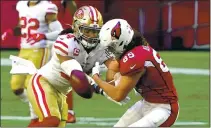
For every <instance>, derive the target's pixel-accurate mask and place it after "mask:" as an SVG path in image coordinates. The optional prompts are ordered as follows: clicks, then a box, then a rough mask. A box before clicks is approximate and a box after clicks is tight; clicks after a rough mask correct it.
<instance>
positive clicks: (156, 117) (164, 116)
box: [129, 104, 177, 127]
mask: <svg viewBox="0 0 211 128" xmlns="http://www.w3.org/2000/svg"><path fill="white" fill-rule="evenodd" d="M146 107H148V108H150V110H149V109H148V108H146ZM146 107H145V108H146V109H148V110H149V111H147V112H146V114H145V115H144V117H143V118H141V119H140V120H138V121H137V122H135V123H133V124H131V125H130V126H129V127H158V126H162V127H170V126H171V125H172V124H173V123H174V122H175V120H176V118H177V114H176V113H177V112H176V113H175V110H173V111H172V108H171V105H169V104H160V105H154V104H153V106H146ZM174 107H175V106H174ZM173 109H175V108H173Z"/></svg>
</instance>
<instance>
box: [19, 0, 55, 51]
mask: <svg viewBox="0 0 211 128" xmlns="http://www.w3.org/2000/svg"><path fill="white" fill-rule="evenodd" d="M16 10H17V11H18V12H19V18H20V22H19V23H20V27H21V33H22V35H21V48H45V47H47V43H46V41H47V40H41V41H39V42H37V43H35V44H33V45H31V44H29V43H27V39H28V38H29V35H30V34H35V33H48V32H49V31H50V30H49V28H48V24H47V23H46V22H45V16H46V14H47V13H58V9H57V6H56V5H55V4H53V3H51V2H49V1H41V2H39V3H38V4H37V5H35V6H31V7H29V6H28V1H19V2H18V3H17V5H16Z"/></svg>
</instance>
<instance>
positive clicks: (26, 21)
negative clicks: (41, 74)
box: [2, 0, 63, 101]
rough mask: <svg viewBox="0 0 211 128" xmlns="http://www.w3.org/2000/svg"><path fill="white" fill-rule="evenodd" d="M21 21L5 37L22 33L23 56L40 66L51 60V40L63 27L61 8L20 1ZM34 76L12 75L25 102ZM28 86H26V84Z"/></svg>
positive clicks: (14, 90) (14, 88) (5, 33)
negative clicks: (58, 16)
mask: <svg viewBox="0 0 211 128" xmlns="http://www.w3.org/2000/svg"><path fill="white" fill-rule="evenodd" d="M16 10H17V11H18V13H19V24H18V26H17V27H15V28H14V29H8V30H7V31H6V32H4V33H3V34H2V40H5V39H6V38H8V37H9V35H15V36H21V44H20V51H19V55H18V56H19V57H21V58H24V59H26V60H30V61H32V62H33V63H34V65H35V66H36V68H40V67H42V66H43V65H44V64H46V62H47V61H48V60H49V55H50V51H49V45H50V44H48V40H51V41H55V40H56V38H57V37H58V34H59V33H60V32H61V31H62V30H63V28H62V26H61V24H60V22H59V21H58V20H57V13H58V10H57V7H56V5H55V4H52V3H51V2H49V1H40V0H39V1H34V0H33V1H19V2H18V3H17V5H16ZM30 77H31V75H12V78H11V89H12V91H13V92H14V94H15V95H17V96H19V97H20V98H21V99H22V100H23V101H27V96H26V90H25V89H24V88H25V87H26V86H27V85H28V81H29V79H30ZM24 86H25V87H24Z"/></svg>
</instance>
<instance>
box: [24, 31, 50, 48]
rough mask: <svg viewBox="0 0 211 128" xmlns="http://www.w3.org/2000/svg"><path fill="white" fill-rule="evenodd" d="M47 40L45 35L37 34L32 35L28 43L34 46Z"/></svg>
mask: <svg viewBox="0 0 211 128" xmlns="http://www.w3.org/2000/svg"><path fill="white" fill-rule="evenodd" d="M45 39H46V36H45V34H41V33H35V34H31V35H30V36H29V38H28V39H27V43H29V44H31V45H33V44H35V43H37V42H39V41H40V40H45Z"/></svg>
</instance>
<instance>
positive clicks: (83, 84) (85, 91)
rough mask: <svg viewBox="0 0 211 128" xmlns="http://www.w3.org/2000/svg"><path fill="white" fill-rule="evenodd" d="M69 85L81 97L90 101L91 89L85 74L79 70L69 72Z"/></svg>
mask: <svg viewBox="0 0 211 128" xmlns="http://www.w3.org/2000/svg"><path fill="white" fill-rule="evenodd" d="M69 82H70V84H71V85H72V88H73V90H74V91H75V92H76V93H77V94H78V95H79V96H81V97H83V98H86V99H90V98H92V94H93V89H92V87H91V85H90V84H89V81H88V79H87V77H86V74H85V73H84V72H82V71H80V70H73V71H72V72H71V76H70V80H69Z"/></svg>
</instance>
